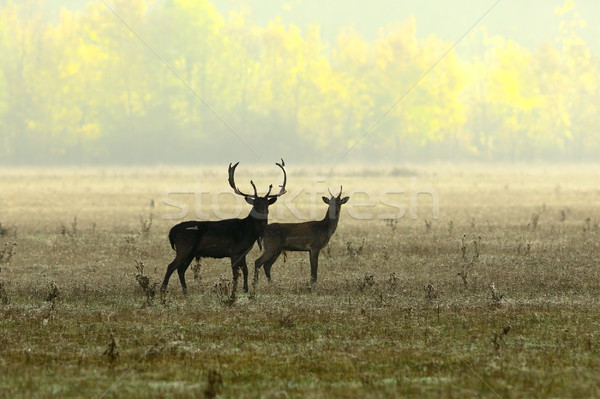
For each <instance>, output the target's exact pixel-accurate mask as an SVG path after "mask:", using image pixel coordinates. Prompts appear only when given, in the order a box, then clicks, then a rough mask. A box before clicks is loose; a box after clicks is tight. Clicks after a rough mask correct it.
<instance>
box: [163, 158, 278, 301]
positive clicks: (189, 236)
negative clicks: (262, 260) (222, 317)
mask: <svg viewBox="0 0 600 399" xmlns="http://www.w3.org/2000/svg"><path fill="white" fill-rule="evenodd" d="M238 164H239V162H238V163H236V164H235V165H233V166H232V165H231V164H229V171H228V173H229V185H230V186H231V188H233V191H234V192H235V193H236V194H238V195H241V196H243V197H244V199H245V200H246V202H248V203H249V204H250V205H252V210H251V211H250V213H249V214H248V216H247V217H246V218H244V219H226V220H219V221H187V222H182V223H179V224H177V225H176V226H174V227H173V228H171V231H170V232H169V241H170V242H171V247H172V248H173V249H174V250H175V252H176V254H175V259H174V260H173V262H171V263H170V264H169V266H168V267H167V272H166V274H165V278H164V280H163V283H162V287H161V291H162V292H165V291H166V289H167V285H168V284H169V278H170V277H171V274H173V272H174V271H175V270H177V274H178V275H179V281H180V283H181V288H182V289H183V293H184V294H187V285H186V282H185V272H186V270H187V268H188V267H189V265H190V263H191V262H192V260H193V259H194V258H196V259H197V260H198V259H200V258H203V257H208V258H230V259H231V269H232V272H233V288H232V296H235V292H236V290H237V280H238V275H239V269H240V268H241V269H242V272H243V274H244V291H245V292H248V267H247V265H246V254H247V253H248V252H249V251H250V250H251V249H252V247H253V246H254V242H255V241H257V240H260V237H261V236H262V235H263V232H264V230H265V226H266V225H267V219H268V213H269V205H271V204H273V203H275V201H277V198H278V197H280V196H282V195H283V194H285V193H286V189H285V185H286V182H287V175H286V172H285V163H284V162H283V159H282V160H281V163H276V165H277V166H279V167H280V168H281V170H282V171H283V184H282V185H280V186H279V187H280V190H279V192H278V193H277V194H271V190H272V188H273V185H272V184H271V185H270V186H269V191H268V192H267V194H266V195H264V196H262V197H261V196H259V195H258V193H257V192H256V186H255V185H254V182H253V181H250V184H251V185H252V187H253V188H254V194H253V195H251V194H246V193H243V192H242V191H240V190H239V189H238V188H237V187H236V185H235V180H234V174H235V169H236V167H237V166H238ZM259 242H260V241H259Z"/></svg>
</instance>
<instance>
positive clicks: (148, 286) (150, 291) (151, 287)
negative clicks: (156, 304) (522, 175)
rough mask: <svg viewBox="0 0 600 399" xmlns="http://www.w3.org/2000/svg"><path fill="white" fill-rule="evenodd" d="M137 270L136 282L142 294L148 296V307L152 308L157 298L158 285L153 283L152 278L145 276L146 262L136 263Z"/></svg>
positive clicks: (137, 261)
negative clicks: (153, 301)
mask: <svg viewBox="0 0 600 399" xmlns="http://www.w3.org/2000/svg"><path fill="white" fill-rule="evenodd" d="M135 269H136V270H137V274H136V275H135V280H136V281H137V282H138V284H139V286H140V288H141V289H142V292H143V293H144V295H145V296H146V305H147V306H151V305H152V300H153V299H154V297H155V296H156V288H157V287H158V283H157V282H154V283H152V278H151V277H149V276H147V275H146V274H144V262H142V261H141V260H136V261H135Z"/></svg>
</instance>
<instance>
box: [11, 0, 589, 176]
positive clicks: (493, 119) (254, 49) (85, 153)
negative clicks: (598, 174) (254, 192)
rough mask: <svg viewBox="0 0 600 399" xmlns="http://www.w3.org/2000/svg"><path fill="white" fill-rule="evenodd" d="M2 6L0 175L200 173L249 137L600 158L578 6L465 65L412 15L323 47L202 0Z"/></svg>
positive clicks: (380, 153) (389, 156)
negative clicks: (139, 168)
mask: <svg viewBox="0 0 600 399" xmlns="http://www.w3.org/2000/svg"><path fill="white" fill-rule="evenodd" d="M3 4H4V5H3V6H0V61H1V64H0V65H1V67H0V126H2V129H1V130H0V143H1V145H0V156H1V159H2V162H4V163H21V164H36V163H42V164H48V163H92V164H93V163H110V162H117V163H157V162H170V163H173V162H199V161H200V162H210V161H215V160H217V159H218V158H219V157H220V156H221V155H222V154H223V153H225V152H227V153H231V154H233V155H238V157H239V155H248V154H247V151H248V150H247V148H246V145H245V144H244V143H246V144H247V145H248V146H249V147H250V148H251V149H252V150H253V151H254V152H256V153H258V154H260V157H261V158H262V157H264V158H272V157H275V158H277V157H279V156H280V155H281V153H288V152H289V148H294V149H295V150H296V151H294V154H293V156H295V157H297V158H301V159H302V160H308V161H310V160H313V159H321V158H322V157H323V156H325V155H327V156H328V157H331V154H334V155H336V154H339V155H338V156H341V155H342V154H343V153H344V152H345V151H346V150H347V149H348V148H350V147H352V148H353V150H352V151H353V155H355V156H358V157H361V158H362V159H364V160H372V159H377V160H396V159H398V158H401V159H407V158H413V159H416V158H419V159H423V158H425V159H431V158H437V159H454V158H465V157H467V158H471V159H481V160H531V159H544V158H550V157H552V158H556V157H559V158H560V159H565V160H568V159H581V158H590V159H592V158H593V156H594V154H597V151H598V150H600V132H599V131H598V126H600V120H599V115H600V112H599V110H598V104H600V84H599V81H598V77H599V76H600V64H599V62H598V59H597V58H595V57H594V56H593V55H592V54H591V52H590V49H589V46H588V44H587V43H586V42H585V41H584V40H583V39H582V38H581V36H580V35H579V32H580V31H581V29H584V28H585V21H584V20H583V19H582V17H581V16H580V15H579V14H578V13H577V8H576V7H575V6H573V4H572V2H571V1H567V2H566V3H565V5H564V7H561V8H559V9H557V10H556V12H557V14H559V15H560V18H561V22H560V26H559V36H558V37H557V38H556V40H555V41H554V42H545V43H541V44H540V46H539V48H537V49H533V50H531V49H527V48H525V47H522V46H521V45H519V44H518V43H515V42H513V41H511V40H507V39H504V38H502V37H490V36H489V34H487V32H486V31H485V29H484V28H481V29H477V30H476V31H475V32H473V33H472V34H471V35H469V36H467V37H466V38H465V39H464V41H463V43H461V47H462V48H467V49H469V48H471V49H472V48H477V49H479V50H478V51H477V52H475V53H473V54H469V55H466V54H463V53H461V52H460V51H457V50H455V49H452V50H450V51H448V49H450V48H452V46H453V43H452V42H448V41H446V40H443V39H442V38H439V37H436V36H430V37H427V38H419V37H418V35H417V23H418V21H416V20H415V19H414V18H409V19H407V20H405V21H402V22H399V23H396V24H392V25H390V26H387V27H385V28H384V29H382V30H381V33H380V35H379V37H378V38H376V39H375V40H372V41H368V40H366V39H365V38H363V37H362V36H361V35H360V34H359V33H358V32H356V31H355V30H353V29H352V28H349V27H347V28H342V29H341V30H340V32H339V34H338V36H337V39H336V40H335V41H334V42H333V43H324V42H323V41H322V39H321V32H320V29H321V28H320V27H319V26H309V27H307V28H304V29H300V28H299V27H297V26H294V25H291V24H288V23H286V22H285V21H284V20H283V19H282V18H280V17H278V18H276V19H274V20H271V21H269V22H268V23H266V24H265V25H264V26H261V25H258V24H256V23H254V22H253V21H252V18H251V15H250V14H249V12H248V11H247V10H245V9H243V8H242V9H239V10H238V11H236V12H233V13H231V14H230V15H228V16H223V15H221V14H219V12H218V11H217V10H216V8H215V7H214V5H213V4H212V3H211V2H210V1H209V0H201V1H190V0H162V1H152V0H132V1H124V0H118V1H113V2H89V3H88V5H87V7H86V8H85V9H84V10H83V11H80V12H73V11H68V10H66V9H63V10H62V11H61V13H60V16H59V17H58V18H57V19H53V18H51V17H49V15H48V13H49V11H48V7H47V6H44V2H43V1H42V0H31V1H27V2H17V1H7V2H4V3H3ZM109 4H110V5H109ZM447 51H448V52H447ZM446 52H447V54H446ZM464 53H468V52H464ZM444 54H446V55H445V56H444V57H442V55H444ZM438 61H439V62H438ZM432 66H435V67H434V68H433V69H431V71H429V69H430V68H431V67H432ZM415 84H416V86H415ZM413 86H414V87H413ZM406 93H408V94H406ZM405 94H406V95H405ZM236 136H238V137H237V138H236ZM238 138H239V139H240V140H238ZM357 143H359V144H360V145H356V144H357ZM234 158H235V156H234Z"/></svg>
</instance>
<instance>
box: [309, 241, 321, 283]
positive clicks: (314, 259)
mask: <svg viewBox="0 0 600 399" xmlns="http://www.w3.org/2000/svg"><path fill="white" fill-rule="evenodd" d="M319 252H320V251H319V250H314V249H313V250H311V251H310V277H311V282H312V283H313V284H315V283H316V282H317V269H318V268H319Z"/></svg>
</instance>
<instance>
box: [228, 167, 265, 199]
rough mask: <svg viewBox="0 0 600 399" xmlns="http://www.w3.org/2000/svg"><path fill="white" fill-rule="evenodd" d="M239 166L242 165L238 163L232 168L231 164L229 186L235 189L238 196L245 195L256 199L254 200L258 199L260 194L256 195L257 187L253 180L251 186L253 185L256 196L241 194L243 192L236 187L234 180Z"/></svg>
mask: <svg viewBox="0 0 600 399" xmlns="http://www.w3.org/2000/svg"><path fill="white" fill-rule="evenodd" d="M239 164H240V163H239V162H237V163H236V164H235V165H233V166H232V165H231V164H229V170H228V173H229V179H228V180H229V185H230V186H231V188H233V191H234V192H235V193H236V194H238V195H243V196H244V197H254V198H256V197H258V194H257V193H256V186H255V185H254V182H253V181H252V180H250V184H252V187H253V188H254V195H250V194H246V193H243V192H241V191H240V190H239V189H238V188H237V187H236V186H235V178H234V174H235V168H237V166H238V165H239Z"/></svg>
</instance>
